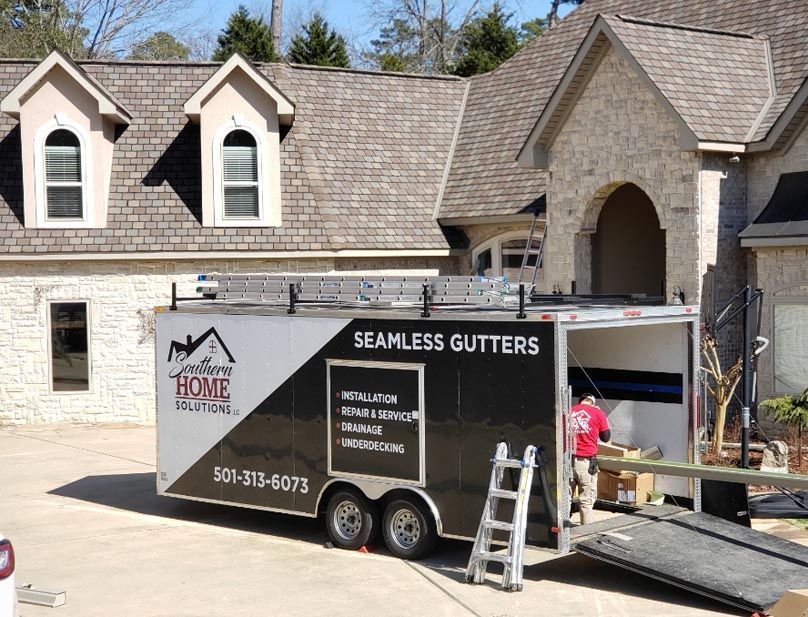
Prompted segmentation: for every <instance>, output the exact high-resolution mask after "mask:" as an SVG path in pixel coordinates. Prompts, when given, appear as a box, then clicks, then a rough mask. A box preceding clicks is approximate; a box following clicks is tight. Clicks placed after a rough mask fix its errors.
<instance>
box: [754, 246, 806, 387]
mask: <svg viewBox="0 0 808 617" xmlns="http://www.w3.org/2000/svg"><path fill="white" fill-rule="evenodd" d="M754 257H755V271H756V274H757V283H758V284H759V285H760V286H761V287H763V288H765V290H766V294H765V296H764V302H763V315H762V324H761V328H760V332H761V335H762V336H765V337H767V338H769V339H770V340H771V341H772V346H770V347H769V349H768V350H767V351H766V352H764V353H763V354H761V356H760V362H759V364H758V380H759V391H760V396H759V397H758V398H759V399H760V400H762V399H764V398H766V397H769V396H773V395H776V394H782V392H775V388H774V346H775V345H777V341H776V340H773V334H774V333H773V331H772V327H773V321H774V303H775V302H776V301H777V298H778V297H782V296H790V297H793V298H801V299H804V301H805V302H808V247H785V248H758V249H755V252H754ZM805 385H806V386H807V387H808V375H807V376H806V384H805Z"/></svg>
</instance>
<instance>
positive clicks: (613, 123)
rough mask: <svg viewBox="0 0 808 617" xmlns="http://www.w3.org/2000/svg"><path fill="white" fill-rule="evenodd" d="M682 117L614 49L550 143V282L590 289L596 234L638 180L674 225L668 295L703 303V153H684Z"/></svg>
mask: <svg viewBox="0 0 808 617" xmlns="http://www.w3.org/2000/svg"><path fill="white" fill-rule="evenodd" d="M677 138H678V132H677V127H676V125H675V124H674V122H673V121H672V120H671V119H670V117H669V116H668V114H667V113H666V112H665V111H664V109H663V108H662V107H661V106H660V105H659V103H658V102H657V101H656V99H655V98H654V96H653V94H652V93H651V92H650V90H649V89H648V86H647V85H646V84H644V83H643V82H642V81H641V80H640V78H639V77H638V76H637V74H636V73H635V72H634V70H633V69H632V68H631V67H630V66H629V65H628V63H627V62H626V61H625V60H623V59H622V58H621V57H620V56H619V55H618V54H617V53H616V52H615V51H614V50H613V49H612V50H610V51H608V52H607V54H606V55H605V57H604V58H603V60H602V62H601V64H600V66H599V67H598V69H597V70H596V72H595V74H594V75H593V77H592V79H591V81H590V82H589V84H588V85H587V86H586V89H585V90H584V92H583V94H582V95H581V98H580V99H579V100H578V102H577V103H576V105H575V107H574V108H573V110H572V112H571V113H570V115H569V117H568V118H567V120H566V122H565V124H564V127H563V128H562V129H561V131H560V133H559V135H558V136H557V137H556V140H555V142H554V143H553V144H552V147H551V149H550V181H549V184H548V191H547V203H548V226H549V234H548V242H547V247H546V250H547V255H546V259H545V264H546V276H545V288H546V289H547V290H548V291H549V289H550V288H551V287H552V286H553V285H554V284H560V285H561V286H562V290H563V291H565V292H568V291H569V290H570V282H571V281H572V280H575V281H576V283H577V289H578V291H579V292H588V291H589V290H590V280H591V258H590V247H591V245H590V235H591V233H593V232H594V231H595V229H596V226H597V219H598V214H599V212H600V208H601V206H602V205H603V203H604V202H605V200H606V198H607V197H608V196H609V194H610V193H611V192H612V191H613V190H614V189H615V188H617V187H618V186H620V185H621V184H623V183H625V182H632V183H634V184H636V185H637V186H638V187H640V188H641V189H642V190H643V191H645V193H646V194H647V195H648V196H649V197H650V198H651V201H652V202H653V203H654V206H655V208H656V211H657V215H658V217H659V220H660V225H661V227H662V228H663V229H665V231H666V246H667V251H666V271H667V272H666V279H667V284H668V295H670V293H671V292H672V289H673V286H674V285H678V286H680V287H681V288H682V289H684V291H685V293H686V300H687V302H697V301H698V296H699V292H700V289H701V280H700V279H701V276H700V274H701V272H700V269H701V268H700V262H699V259H698V254H699V244H698V212H697V199H698V189H697V183H698V173H699V158H698V156H697V155H695V154H694V153H691V152H682V151H681V149H680V147H679V144H678V139H677Z"/></svg>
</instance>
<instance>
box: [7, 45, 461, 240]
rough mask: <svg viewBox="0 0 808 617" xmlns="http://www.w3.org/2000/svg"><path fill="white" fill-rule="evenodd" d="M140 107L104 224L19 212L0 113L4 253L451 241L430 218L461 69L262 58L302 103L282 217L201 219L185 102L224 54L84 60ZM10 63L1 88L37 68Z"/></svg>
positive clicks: (195, 132) (195, 151) (17, 179)
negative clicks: (234, 221)
mask: <svg viewBox="0 0 808 617" xmlns="http://www.w3.org/2000/svg"><path fill="white" fill-rule="evenodd" d="M79 64H80V65H81V67H82V68H83V69H84V70H85V71H86V72H87V73H88V74H89V75H91V76H92V77H93V78H94V79H96V80H97V81H98V82H99V83H101V84H103V85H104V86H105V87H106V88H107V89H108V90H109V91H110V92H111V93H112V95H113V96H115V97H117V99H118V100H119V101H121V103H122V104H123V105H125V106H126V107H127V109H129V110H131V112H132V115H133V119H132V122H131V124H130V126H129V127H127V128H126V130H124V131H123V132H122V133H121V134H120V136H119V137H118V139H117V141H116V144H115V149H114V154H113V162H112V178H111V188H110V194H109V206H108V218H107V228H106V229H67V230H63V229H60V230H45V229H43V230H34V229H25V228H24V227H23V224H22V218H23V215H22V168H21V160H20V132H19V128H18V125H17V122H16V121H15V120H13V119H11V118H9V117H7V116H3V117H0V136H2V137H1V138H0V254H3V253H6V254H8V253H16V254H31V253H46V252H48V253H61V252H64V253H74V252H88V253H99V252H102V253H103V252H114V253H117V252H124V251H125V252H137V251H140V252H152V251H224V250H239V251H252V250H254V251H258V250H260V251H273V250H277V251H292V250H336V249H436V248H440V249H445V248H448V247H449V246H450V241H449V240H448V239H447V236H446V235H445V234H444V232H443V231H442V229H441V227H440V226H439V225H438V224H437V222H436V221H435V220H434V219H433V212H434V207H435V202H436V199H437V195H438V192H439V189H440V185H441V181H442V179H443V175H444V170H445V166H446V161H447V159H448V157H449V150H450V146H451V143H452V139H453V136H454V132H455V126H456V122H457V118H458V115H459V113H460V106H461V102H462V99H463V94H464V91H465V88H466V82H465V81H464V80H459V79H454V78H420V77H413V76H403V75H390V74H383V73H369V72H363V71H341V70H323V69H316V68H311V67H309V68H307V67H300V66H289V65H266V66H262V67H260V68H261V70H262V71H264V72H265V74H266V75H267V76H268V77H269V78H270V79H271V80H272V81H273V82H274V83H276V84H277V85H278V87H279V88H280V89H281V90H283V91H284V93H286V94H287V95H288V96H289V97H290V98H291V99H292V100H294V101H295V104H296V118H295V123H294V126H293V127H292V128H291V129H290V130H289V132H288V133H287V134H286V135H285V136H284V137H283V138H282V142H281V191H282V217H283V226H282V227H279V228H257V227H252V228H211V227H202V226H201V224H200V220H201V186H200V182H201V179H200V176H201V172H200V148H201V146H200V137H199V127H198V125H194V124H192V123H190V122H189V120H188V118H187V117H186V116H185V115H184V113H183V109H182V106H183V103H184V102H185V101H186V100H187V99H188V98H189V97H190V96H191V95H192V94H193V93H194V92H195V91H196V90H197V89H198V88H199V87H200V85H201V84H202V83H203V82H204V81H205V80H206V79H208V78H209V77H210V76H211V75H212V74H213V72H214V71H215V70H216V69H217V68H218V66H219V65H217V64H213V63H176V64H175V63H141V62H111V63H110V62H80V63H79ZM34 66H35V63H33V62H26V61H5V62H2V63H0V97H2V96H4V95H5V93H6V92H8V91H9V90H10V89H11V88H13V87H14V85H16V84H17V83H18V82H19V81H20V79H22V78H23V77H24V76H25V75H26V74H27V73H28V72H29V71H30V70H31V69H32V68H33V67H34Z"/></svg>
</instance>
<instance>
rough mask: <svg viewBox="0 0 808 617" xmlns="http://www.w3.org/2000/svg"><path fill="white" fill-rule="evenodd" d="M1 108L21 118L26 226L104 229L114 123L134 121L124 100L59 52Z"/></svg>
mask: <svg viewBox="0 0 808 617" xmlns="http://www.w3.org/2000/svg"><path fill="white" fill-rule="evenodd" d="M0 111H2V112H3V113H5V114H8V115H9V116H11V117H12V118H15V119H16V120H19V123H20V155H21V163H22V182H23V219H24V221H25V227H27V228H28V229H79V228H85V229H87V228H103V227H106V225H107V201H108V198H109V185H110V180H111V176H112V154H113V150H114V147H115V133H116V127H117V126H119V125H127V124H129V123H130V121H131V120H132V114H131V113H129V111H127V109H126V108H125V107H124V106H123V104H122V103H121V102H120V101H119V100H118V99H117V98H116V97H114V96H113V95H112V94H111V93H110V92H109V91H108V90H107V89H106V88H104V86H102V85H101V84H100V83H99V82H98V81H97V80H95V79H94V78H92V77H91V76H90V75H88V74H87V73H86V72H85V71H84V69H83V68H81V67H80V66H78V65H77V64H76V63H75V62H73V61H72V60H71V59H70V58H69V57H68V56H66V55H65V54H63V53H62V52H61V51H58V50H54V51H52V52H51V53H50V54H48V57H47V58H45V59H44V60H43V61H42V62H40V63H39V64H38V65H37V66H36V67H35V68H34V69H33V70H32V71H31V72H30V73H28V75H26V76H25V77H24V78H23V79H22V80H21V81H20V82H19V83H17V85H16V86H14V88H13V89H12V90H11V91H10V92H8V93H7V94H6V96H5V97H4V98H3V99H2V101H0Z"/></svg>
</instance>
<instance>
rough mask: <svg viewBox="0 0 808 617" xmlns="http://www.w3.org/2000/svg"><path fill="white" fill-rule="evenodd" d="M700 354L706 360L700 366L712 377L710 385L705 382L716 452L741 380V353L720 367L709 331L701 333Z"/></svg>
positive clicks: (719, 450) (722, 444)
mask: <svg viewBox="0 0 808 617" xmlns="http://www.w3.org/2000/svg"><path fill="white" fill-rule="evenodd" d="M701 356H702V358H704V360H705V362H706V366H702V367H701V370H702V371H704V372H705V373H706V375H707V377H708V378H711V379H712V382H713V383H712V385H710V383H709V382H708V383H707V391H708V392H709V393H710V396H712V397H713V400H714V401H715V426H714V428H713V443H712V446H713V451H714V452H715V453H716V454H718V453H719V452H721V448H723V447H724V426H725V425H726V423H727V408H728V407H729V404H730V402H731V401H732V397H733V396H734V394H735V389H736V388H737V387H738V383H740V381H741V376H742V360H741V355H740V354H739V355H738V358H737V359H736V360H735V363H734V364H733V365H732V366H730V367H729V368H728V369H726V370H724V369H722V368H721V361H720V359H719V357H718V341H717V339H716V338H715V336H714V335H713V334H711V333H710V332H704V333H702V337H701Z"/></svg>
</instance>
